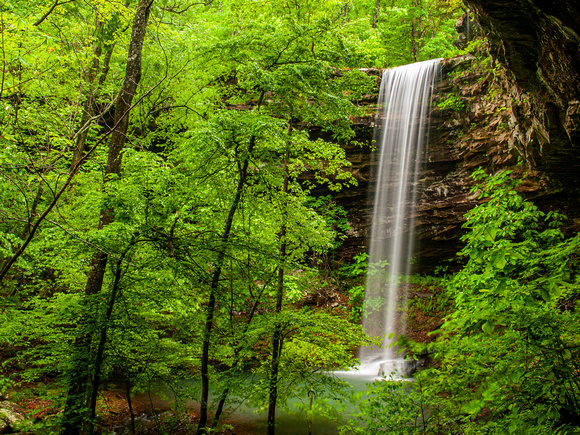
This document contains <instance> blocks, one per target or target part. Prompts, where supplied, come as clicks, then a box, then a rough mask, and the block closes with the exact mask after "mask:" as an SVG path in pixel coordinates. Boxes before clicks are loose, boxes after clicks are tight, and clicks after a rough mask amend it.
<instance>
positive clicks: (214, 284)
mask: <svg viewBox="0 0 580 435" xmlns="http://www.w3.org/2000/svg"><path fill="white" fill-rule="evenodd" d="M255 146H256V137H255V136H252V138H251V139H250V145H249V146H248V154H247V157H246V158H245V159H244V162H243V163H242V167H241V170H240V178H239V179H238V185H237V188H236V194H235V196H234V200H233V201H232V204H231V206H230V209H229V212H228V217H227V219H226V224H225V227H224V231H223V233H222V236H221V242H222V245H221V248H220V250H219V252H218V256H217V260H216V269H215V271H214V273H213V276H212V280H211V286H210V292H209V300H208V303H207V311H206V314H205V330H204V333H203V346H202V351H201V399H200V401H199V404H200V410H199V424H198V426H197V434H198V435H203V434H204V432H205V429H206V425H207V410H208V399H209V346H210V343H211V331H212V327H213V317H214V310H215V303H216V293H217V290H218V285H219V280H220V277H221V273H222V268H223V265H224V259H225V256H226V251H227V245H228V241H229V238H230V233H231V230H232V225H233V222H234V217H235V214H236V211H237V210H238V206H239V205H240V200H241V198H242V192H243V191H244V188H245V185H246V180H247V178H248V166H249V164H250V155H251V154H252V152H253V151H254V148H255Z"/></svg>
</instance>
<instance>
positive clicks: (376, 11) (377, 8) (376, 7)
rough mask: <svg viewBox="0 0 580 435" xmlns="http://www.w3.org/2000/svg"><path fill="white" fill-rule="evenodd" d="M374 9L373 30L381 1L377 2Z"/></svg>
mask: <svg viewBox="0 0 580 435" xmlns="http://www.w3.org/2000/svg"><path fill="white" fill-rule="evenodd" d="M375 9H376V10H375V16H374V17H373V29H376V28H377V20H378V19H379V12H380V11H381V0H377V4H376V6H375Z"/></svg>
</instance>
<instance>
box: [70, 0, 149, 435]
mask: <svg viewBox="0 0 580 435" xmlns="http://www.w3.org/2000/svg"><path fill="white" fill-rule="evenodd" d="M152 3H153V0H139V4H138V6H137V11H136V13H135V18H134V20H133V28H132V33H131V42H130V43H129V52H128V55H127V66H126V69H125V80H124V82H123V86H122V88H121V91H120V93H119V97H118V100H117V103H116V105H115V124H114V125H116V128H115V130H114V131H113V132H112V133H111V140H110V143H109V153H108V159H107V167H106V169H105V177H106V178H105V182H106V180H107V179H108V178H109V177H110V175H113V174H117V175H118V174H120V173H121V163H122V154H121V151H122V149H123V147H124V145H125V137H126V134H127V129H128V126H129V111H130V109H131V102H132V101H133V96H134V95H135V93H136V91H137V85H138V84H139V81H140V79H141V57H142V52H143V42H144V40H145V31H146V29H147V21H148V20H149V12H150V10H151V4H152ZM112 221H113V211H112V210H110V209H106V210H101V214H100V218H99V228H100V229H102V228H103V227H105V226H106V225H108V224H110V223H111V222H112ZM106 266H107V256H106V255H105V254H103V253H102V252H100V251H97V252H96V253H95V254H94V256H93V259H92V261H91V265H90V269H89V275H88V278H87V284H86V286H85V296H91V295H94V294H97V293H99V292H100V291H101V288H102V286H103V278H104V276H105V270H106ZM81 322H83V320H81ZM85 322H88V319H85ZM90 354H91V337H90V335H88V334H87V335H84V336H81V337H79V338H78V339H77V340H76V341H75V344H74V348H73V363H74V365H73V369H72V373H71V377H70V381H69V388H68V394H67V401H66V404H65V409H64V412H63V422H62V427H61V433H62V434H66V435H68V434H71V435H76V434H79V433H81V431H82V430H83V429H82V428H83V424H84V422H83V420H84V417H83V414H84V406H85V403H86V400H87V393H88V391H87V390H88V388H89V386H88V382H89V372H88V367H89V366H90V364H89V363H90V361H89V359H90Z"/></svg>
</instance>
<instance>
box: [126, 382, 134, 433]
mask: <svg viewBox="0 0 580 435" xmlns="http://www.w3.org/2000/svg"><path fill="white" fill-rule="evenodd" d="M125 397H126V398H127V406H128V407H129V415H130V416H131V434H132V435H135V413H134V412H133V402H132V401H131V380H130V379H129V378H128V377H126V378H125Z"/></svg>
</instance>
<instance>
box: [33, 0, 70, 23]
mask: <svg viewBox="0 0 580 435" xmlns="http://www.w3.org/2000/svg"><path fill="white" fill-rule="evenodd" d="M74 1H75V0H67V1H64V2H60V3H59V2H58V0H54V4H53V5H52V6H51V7H50V9H49V10H48V11H47V12H46V13H45V14H44V15H43V16H42V17H40V18H39V19H38V20H37V21H36V23H34V24H33V26H34V27H38V26H40V25H41V24H42V22H43V21H44V20H46V19H47V18H48V16H49V15H50V14H52V11H54V10H55V8H56V7H57V6H61V5H64V4H67V3H72V2H74Z"/></svg>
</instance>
